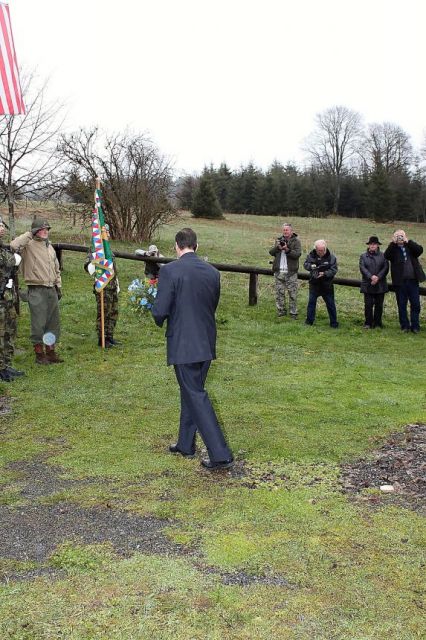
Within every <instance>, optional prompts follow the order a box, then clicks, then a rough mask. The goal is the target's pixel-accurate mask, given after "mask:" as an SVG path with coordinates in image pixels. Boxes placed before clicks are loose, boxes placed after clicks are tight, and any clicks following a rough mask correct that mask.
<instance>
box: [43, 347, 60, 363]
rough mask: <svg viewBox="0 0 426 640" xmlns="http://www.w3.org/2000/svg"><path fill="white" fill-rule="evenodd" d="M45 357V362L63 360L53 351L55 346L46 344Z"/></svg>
mask: <svg viewBox="0 0 426 640" xmlns="http://www.w3.org/2000/svg"><path fill="white" fill-rule="evenodd" d="M46 358H47V364H58V363H59V362H63V360H62V358H60V357H59V356H58V354H57V353H56V351H55V347H53V346H52V347H49V346H48V345H46Z"/></svg>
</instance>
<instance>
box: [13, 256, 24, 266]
mask: <svg viewBox="0 0 426 640" xmlns="http://www.w3.org/2000/svg"><path fill="white" fill-rule="evenodd" d="M13 255H14V257H15V265H16V266H17V267H19V265H20V264H21V261H22V256H20V255H19V253H14V254H13Z"/></svg>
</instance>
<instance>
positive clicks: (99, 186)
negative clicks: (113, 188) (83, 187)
mask: <svg viewBox="0 0 426 640" xmlns="http://www.w3.org/2000/svg"><path fill="white" fill-rule="evenodd" d="M100 188H101V179H100V177H99V176H96V189H100Z"/></svg>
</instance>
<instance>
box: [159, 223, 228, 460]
mask: <svg viewBox="0 0 426 640" xmlns="http://www.w3.org/2000/svg"><path fill="white" fill-rule="evenodd" d="M175 240H176V244H175V249H176V254H177V256H178V260H175V261H174V262H170V263H169V264H166V265H165V266H164V267H162V268H161V271H160V278H159V280H158V295H157V298H156V300H155V303H154V307H153V309H152V315H153V316H154V320H155V323H156V324H157V325H158V326H159V327H162V326H163V323H164V321H165V320H167V331H166V336H167V364H172V365H174V369H175V374H176V379H177V381H178V384H179V387H180V403H181V408H180V426H179V437H178V441H177V443H176V444H172V445H171V446H170V447H169V450H170V452H171V453H178V454H181V455H182V456H185V457H192V456H193V455H194V453H195V437H196V433H197V431H198V432H199V434H200V436H201V437H202V439H203V441H204V444H205V445H206V447H207V451H208V454H209V459H206V460H202V461H201V464H202V465H203V467H205V468H206V469H208V470H214V469H226V468H228V467H230V466H232V464H233V462H234V459H233V456H232V453H231V451H230V449H229V447H228V445H227V444H226V441H225V438H224V436H223V433H222V430H221V428H220V425H219V423H218V420H217V416H216V413H215V411H214V409H213V407H212V404H211V402H210V399H209V396H208V394H207V391H206V390H205V388H204V385H205V382H206V378H207V373H208V371H209V368H210V364H211V361H212V360H213V359H214V358H216V321H215V312H216V308H217V305H218V303H219V296H220V275H219V271H217V270H216V269H215V268H214V267H213V266H212V265H210V264H208V263H207V262H204V260H200V258H198V257H197V255H196V253H195V252H196V250H197V236H196V234H195V232H194V231H193V230H192V229H189V228H186V229H182V230H181V231H178V233H177V234H176V238H175Z"/></svg>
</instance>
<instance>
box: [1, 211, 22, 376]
mask: <svg viewBox="0 0 426 640" xmlns="http://www.w3.org/2000/svg"><path fill="white" fill-rule="evenodd" d="M5 233H6V226H5V224H4V222H3V220H2V218H1V217H0V379H1V380H3V381H4V382H12V380H15V378H18V377H20V376H23V375H25V374H24V372H23V371H18V370H17V369H14V368H13V367H12V358H13V353H14V342H15V338H16V330H17V320H16V316H17V314H16V306H17V292H16V289H15V287H14V286H13V285H14V283H13V277H14V275H15V273H16V269H17V268H18V265H19V263H20V262H21V256H20V255H18V254H17V253H12V252H11V251H9V250H8V249H6V247H4V245H3V236H4V234H5Z"/></svg>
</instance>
